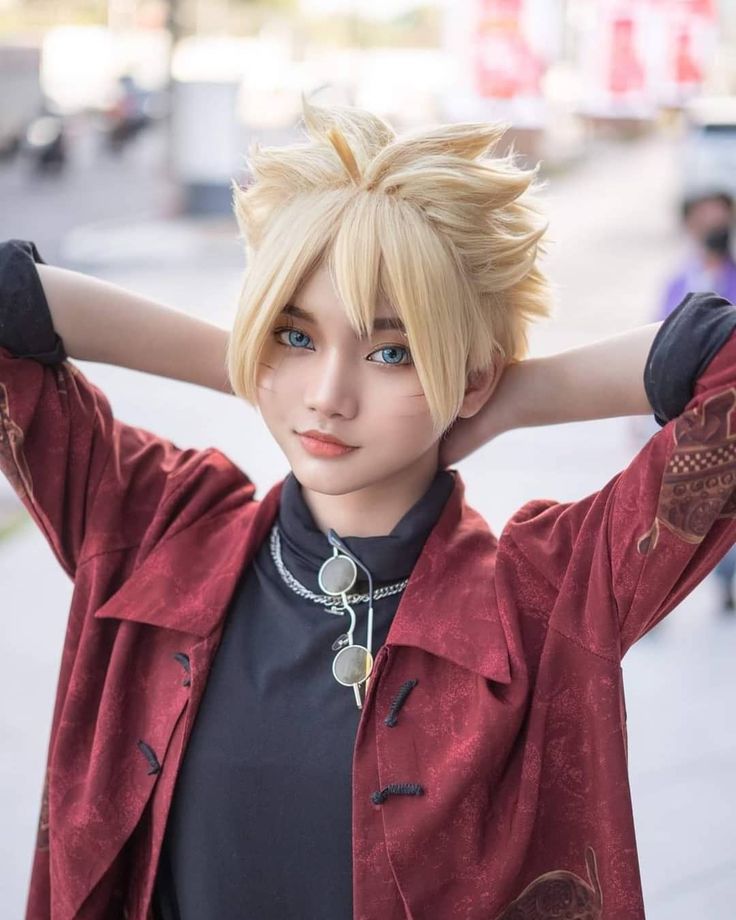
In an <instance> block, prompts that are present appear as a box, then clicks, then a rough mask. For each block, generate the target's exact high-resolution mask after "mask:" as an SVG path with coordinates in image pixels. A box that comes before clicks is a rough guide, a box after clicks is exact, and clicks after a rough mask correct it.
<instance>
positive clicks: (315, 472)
mask: <svg viewBox="0 0 736 920" xmlns="http://www.w3.org/2000/svg"><path fill="white" fill-rule="evenodd" d="M290 465H291V471H292V473H293V474H294V476H295V477H296V479H297V480H298V482H299V483H300V484H301V485H302V486H303V487H304V488H305V489H309V490H310V491H311V492H319V493H321V494H322V495H349V494H350V493H351V492H357V491H358V490H360V489H366V488H370V487H371V486H374V485H376V484H377V483H378V482H380V481H382V479H383V478H384V477H382V476H376V471H375V469H374V470H371V471H370V472H368V471H366V470H365V469H363V470H359V469H349V468H348V466H349V464H345V465H344V466H343V468H342V469H340V468H339V466H340V461H339V460H319V459H317V458H314V459H311V458H308V459H304V458H302V457H300V458H298V459H296V460H295V462H293V463H291V464H290Z"/></svg>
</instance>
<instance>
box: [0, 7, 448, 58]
mask: <svg viewBox="0 0 736 920" xmlns="http://www.w3.org/2000/svg"><path fill="white" fill-rule="evenodd" d="M173 2H174V3H175V7H176V11H177V19H178V21H179V23H180V26H181V31H182V34H191V33H192V32H194V31H196V29H197V22H202V21H203V17H201V15H198V11H199V13H201V12H202V11H203V10H205V11H206V12H207V13H209V14H210V15H208V16H206V17H204V21H207V20H209V21H212V15H211V14H213V13H214V12H215V10H216V11H217V15H216V17H215V19H216V21H217V22H218V23H219V24H221V25H226V27H227V30H228V32H229V34H231V35H254V34H257V33H258V32H259V31H260V30H261V29H263V28H268V27H269V26H271V25H278V26H279V27H280V28H283V29H285V30H288V29H289V28H293V29H294V30H295V32H296V33H298V36H299V40H300V42H306V43H307V44H310V45H317V46H319V45H330V46H357V47H361V48H371V47H433V46H437V45H438V44H439V43H440V31H441V21H440V16H441V14H440V10H439V9H438V8H437V7H436V6H418V7H417V8H416V9H414V10H411V11H409V12H406V13H404V14H402V15H400V16H396V17H394V18H392V19H388V20H385V19H369V18H364V17H361V16H359V15H357V14H352V13H350V12H349V10H348V11H346V12H345V13H341V14H339V15H332V16H312V17H307V16H305V15H304V14H303V13H301V12H300V8H299V7H300V5H299V0H173ZM114 5H115V0H109V2H108V0H62V2H59V0H15V2H13V0H10V2H8V0H5V2H4V3H0V36H2V35H6V36H7V35H10V34H13V33H14V34H22V33H25V34H28V33H38V34H39V35H40V34H42V33H43V32H44V31H46V30H47V29H49V28H52V27H54V26H61V25H106V24H107V23H108V21H109V15H110V9H111V7H114ZM168 6H169V3H168V2H167V0H138V2H137V3H134V4H127V3H126V4H124V5H123V8H124V10H125V11H126V13H129V15H131V17H135V15H136V12H137V13H138V14H139V15H140V18H141V21H143V20H148V21H149V22H150V15H146V14H147V13H150V11H151V10H153V9H156V10H158V11H160V16H161V21H162V22H163V21H164V20H165V14H166V10H167V9H168Z"/></svg>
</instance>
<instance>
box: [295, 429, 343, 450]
mask: <svg viewBox="0 0 736 920" xmlns="http://www.w3.org/2000/svg"><path fill="white" fill-rule="evenodd" d="M299 434H300V435H301V436H302V437H305V438H313V439H314V440H315V441H323V442H324V443H325V444H337V445H338V447H353V446H354V445H353V444H346V443H345V441H341V440H340V438H336V437H335V436H334V435H331V434H325V433H324V432H322V431H316V430H314V429H312V430H311V431H300V432H299Z"/></svg>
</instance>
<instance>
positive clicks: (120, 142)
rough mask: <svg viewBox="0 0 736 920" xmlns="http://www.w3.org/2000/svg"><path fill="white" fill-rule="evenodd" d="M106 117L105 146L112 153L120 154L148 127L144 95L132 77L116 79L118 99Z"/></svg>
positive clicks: (125, 76) (148, 120)
mask: <svg viewBox="0 0 736 920" xmlns="http://www.w3.org/2000/svg"><path fill="white" fill-rule="evenodd" d="M106 116H107V129H106V130H107V144H108V147H109V149H110V150H111V151H112V152H113V153H120V152H121V151H122V150H123V148H124V147H125V146H126V145H127V144H129V143H130V142H131V141H132V140H133V139H134V138H135V137H137V136H138V135H139V134H140V133H141V131H143V130H144V128H146V127H147V126H148V124H149V123H150V121H151V117H150V115H149V113H148V111H147V108H146V93H145V92H144V91H143V90H141V88H140V87H139V86H138V84H137V83H136V82H135V80H134V79H133V77H131V76H129V75H127V74H126V75H124V76H122V77H120V78H119V79H118V97H117V99H116V100H115V102H114V104H113V105H112V106H111V107H110V109H108V111H107V113H106Z"/></svg>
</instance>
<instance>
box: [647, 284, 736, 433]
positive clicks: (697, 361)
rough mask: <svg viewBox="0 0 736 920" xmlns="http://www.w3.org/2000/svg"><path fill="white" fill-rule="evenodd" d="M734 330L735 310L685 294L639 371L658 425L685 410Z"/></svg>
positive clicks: (705, 297)
mask: <svg viewBox="0 0 736 920" xmlns="http://www.w3.org/2000/svg"><path fill="white" fill-rule="evenodd" d="M734 329H736V307H734V305H733V304H732V303H730V302H729V301H728V300H726V299H725V298H724V297H719V296H718V295H717V294H688V295H687V297H685V299H684V300H683V301H682V302H681V303H680V304H679V305H678V306H677V307H676V308H675V309H674V310H673V311H672V313H670V315H669V316H668V317H667V319H666V320H665V321H664V322H663V323H662V326H661V327H660V329H659V331H658V332H657V334H656V336H655V337H654V341H653V342H652V347H651V349H650V351H649V356H648V357H647V363H646V366H645V368H644V388H645V390H646V394H647V397H648V399H649V402H650V404H651V406H652V409H654V417H655V418H656V420H657V421H658V422H659V424H660V425H666V424H667V422H669V421H670V420H671V419H673V418H676V417H677V416H678V415H680V413H681V412H682V411H683V410H684V408H685V406H686V405H687V404H688V403H689V402H690V400H691V399H692V396H693V391H694V389H695V383H696V381H697V380H698V378H699V377H700V375H701V374H702V373H703V371H704V370H705V369H706V367H707V366H708V365H709V364H710V362H711V361H712V360H713V358H715V356H716V354H718V352H719V351H720V350H721V348H722V347H723V345H725V344H726V341H727V340H728V338H729V337H730V335H731V333H732V332H733V330H734Z"/></svg>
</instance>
